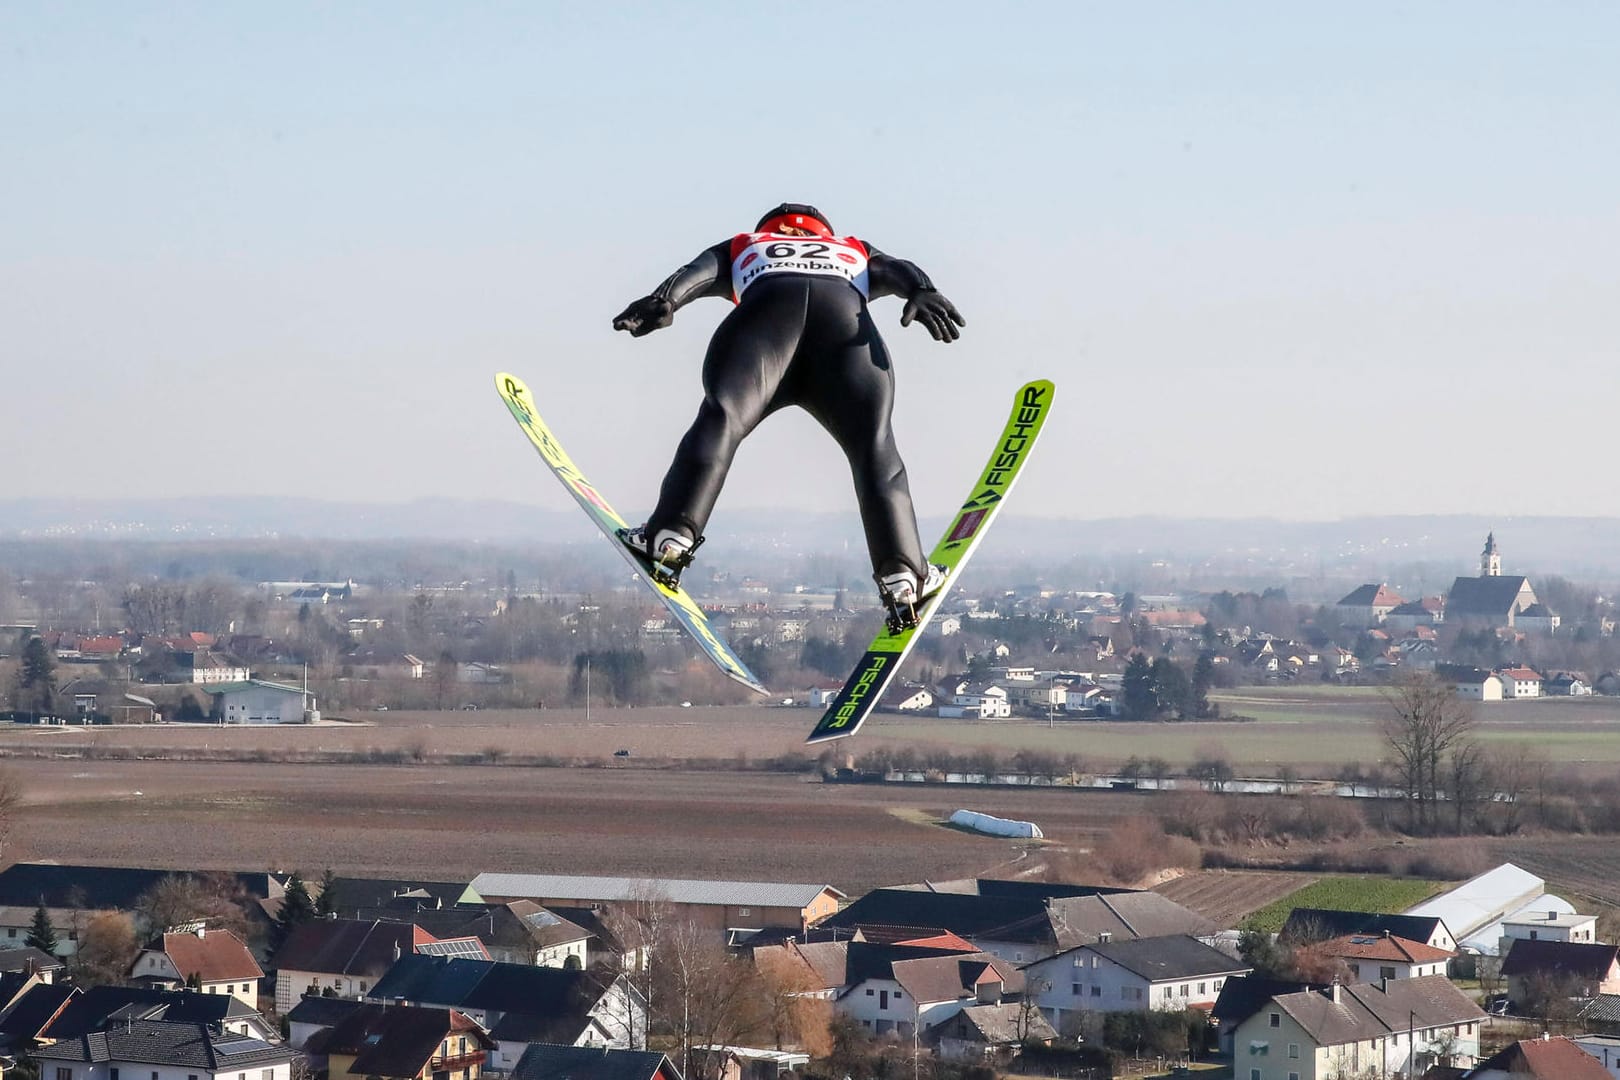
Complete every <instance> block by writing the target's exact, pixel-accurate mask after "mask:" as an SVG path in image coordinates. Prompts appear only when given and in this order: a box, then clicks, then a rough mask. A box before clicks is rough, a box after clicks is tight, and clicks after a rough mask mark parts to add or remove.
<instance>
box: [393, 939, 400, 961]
mask: <svg viewBox="0 0 1620 1080" xmlns="http://www.w3.org/2000/svg"><path fill="white" fill-rule="evenodd" d="M394 959H395V960H398V959H399V942H397V941H396V942H394Z"/></svg>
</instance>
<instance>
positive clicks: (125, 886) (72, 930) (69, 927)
mask: <svg viewBox="0 0 1620 1080" xmlns="http://www.w3.org/2000/svg"><path fill="white" fill-rule="evenodd" d="M170 877H186V878H192V879H195V880H203V881H208V880H219V881H221V883H222V884H224V885H226V886H228V887H229V888H230V889H231V890H232V891H233V892H234V893H236V894H237V895H238V896H239V897H240V898H241V899H242V901H243V906H244V908H245V909H246V910H247V912H248V914H249V917H250V918H252V917H253V913H254V912H255V911H256V910H259V908H258V904H257V903H256V901H263V900H269V899H276V898H278V897H280V896H281V894H282V886H283V882H282V880H281V879H279V878H277V877H275V876H273V875H270V874H262V873H260V874H252V873H239V874H227V875H220V874H218V873H213V872H204V871H193V870H161V869H150V868H147V867H136V866H80V865H77V864H73V863H60V864H58V863H32V862H21V863H13V864H12V865H10V866H8V867H6V868H5V869H4V870H0V949H5V948H19V947H21V946H22V945H23V944H25V943H26V942H27V940H28V931H29V929H30V927H32V926H33V923H34V913H35V911H36V910H37V909H38V908H39V906H40V905H41V904H44V905H45V913H46V916H47V917H48V918H49V919H50V923H51V926H52V927H53V928H54V929H55V930H56V937H57V956H59V957H61V958H63V959H66V958H67V957H70V956H72V955H73V953H74V952H75V951H77V949H78V941H79V930H80V928H81V927H83V926H84V925H86V924H87V923H88V922H89V921H90V919H92V918H94V917H95V916H96V915H99V914H102V913H104V912H108V911H134V910H135V909H136V908H137V907H138V906H139V903H140V899H141V896H142V895H143V894H145V893H147V892H149V891H151V890H152V889H153V888H155V887H156V886H157V885H158V884H159V883H161V882H162V881H163V880H164V879H165V878H170ZM226 879H228V880H226ZM260 914H261V915H262V911H260ZM143 929H147V928H143Z"/></svg>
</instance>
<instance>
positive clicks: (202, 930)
mask: <svg viewBox="0 0 1620 1080" xmlns="http://www.w3.org/2000/svg"><path fill="white" fill-rule="evenodd" d="M197 936H198V937H199V938H206V937H207V936H208V928H207V927H205V926H203V925H202V924H201V923H198V924H197Z"/></svg>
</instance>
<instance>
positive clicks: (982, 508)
mask: <svg viewBox="0 0 1620 1080" xmlns="http://www.w3.org/2000/svg"><path fill="white" fill-rule="evenodd" d="M1053 390H1054V387H1053V385H1052V383H1051V382H1049V381H1048V380H1046V379H1037V380H1035V381H1034V382H1031V383H1026V384H1025V385H1024V386H1022V387H1020V388H1019V389H1018V393H1016V394H1015V395H1013V404H1012V411H1011V413H1010V414H1009V415H1008V417H1007V423H1006V426H1005V427H1003V428H1002V431H1001V435H1000V437H999V438H998V439H997V441H996V448H995V450H994V452H992V453H991V455H990V460H989V462H988V463H987V464H986V465H985V467H984V470H983V471H982V472H981V473H980V474H979V479H978V481H977V482H976V483H975V484H974V485H973V489H972V491H971V492H970V493H969V495H968V498H967V501H966V502H964V503H963V504H962V506H961V508H960V509H959V510H957V512H956V516H955V517H954V518H952V519H951V523H950V525H949V526H947V527H946V529H945V534H944V535H943V536H941V537H940V539H939V543H937V544H935V545H934V550H933V552H932V553H931V554H930V555H929V556H928V561H929V562H932V563H938V564H939V565H941V566H943V567H945V569H946V570H947V571H949V575H948V576H947V577H946V579H945V587H944V588H943V589H941V590H940V591H939V592H938V593H937V594H936V595H935V596H934V597H933V598H931V599H930V600H929V601H928V602H927V603H926V604H925V605H924V607H923V608H922V610H921V611H920V612H919V613H918V618H917V625H915V626H912V627H906V628H902V629H898V630H894V629H889V628H887V627H886V628H885V629H884V630H882V631H881V632H879V633H878V635H877V636H876V637H875V638H873V639H872V643H871V645H869V646H868V647H867V650H866V652H865V654H863V655H862V657H861V659H860V662H859V663H857V664H856V665H855V671H854V673H853V674H851V675H850V677H849V679H848V680H847V681H846V682H845V683H844V686H843V688H842V689H841V690H840V691H839V692H838V696H836V697H835V698H833V700H832V701H831V703H829V705H828V706H827V711H826V712H825V713H823V714H822V717H821V720H820V722H819V723H817V724H816V726H815V729H814V730H813V731H811V732H810V737H809V738H808V739H806V740H805V742H807V743H812V744H813V743H819V742H828V741H831V740H833V739H842V738H847V737H848V736H850V735H853V734H855V732H856V731H857V730H859V729H860V726H861V724H862V723H864V722H865V721H866V718H867V717H868V716H869V715H871V713H872V711H873V710H874V709H876V708H877V703H878V701H879V699H881V698H882V697H883V692H884V691H885V690H886V689H888V686H889V684H890V682H892V681H893V680H894V677H895V675H897V674H899V671H900V665H901V664H902V663H903V662H904V661H905V659H906V656H907V654H909V653H910V652H911V649H912V647H913V646H914V645H916V643H917V641H918V639H919V637H920V636H921V635H922V632H923V630H924V629H925V628H926V627H927V625H928V622H929V620H931V619H932V618H933V617H934V613H935V612H936V611H938V610H939V609H940V605H942V604H943V603H944V602H945V597H946V596H947V595H948V594H949V593H950V591H951V590H952V589H953V588H955V587H956V582H957V579H958V578H959V577H960V575H961V572H962V569H963V567H965V566H966V565H967V561H968V559H969V558H971V557H972V555H973V552H974V550H975V549H976V548H977V547H978V546H979V541H981V540H983V539H984V536H985V534H986V533H987V532H989V530H990V524H991V522H992V521H994V520H995V517H996V515H997V514H998V513H999V512H1000V511H1001V507H1002V505H1003V504H1004V501H1005V500H1006V497H1007V495H1008V494H1009V493H1010V492H1011V491H1012V489H1013V484H1014V483H1016V482H1017V480H1018V476H1019V474H1020V472H1021V471H1022V470H1023V467H1024V462H1025V461H1027V460H1028V458H1029V453H1030V450H1031V449H1033V448H1034V446H1035V439H1036V437H1037V436H1039V435H1040V433H1041V428H1042V426H1043V425H1044V424H1045V423H1046V415H1047V412H1048V411H1049V410H1050V408H1051V404H1052V394H1053Z"/></svg>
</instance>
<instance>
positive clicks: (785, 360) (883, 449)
mask: <svg viewBox="0 0 1620 1080" xmlns="http://www.w3.org/2000/svg"><path fill="white" fill-rule="evenodd" d="M830 231H831V230H830V229H829V230H828V231H827V232H828V235H818V236H811V237H806V236H802V235H801V236H787V235H782V234H780V233H758V232H756V233H743V234H740V235H738V236H735V237H733V238H731V239H730V240H726V241H722V242H721V243H718V244H716V245H714V246H713V247H711V248H709V249H707V250H706V251H704V252H702V253H701V254H699V255H698V256H697V257H696V258H695V259H693V260H692V261H691V262H689V263H687V264H686V265H685V266H683V267H681V268H680V269H679V270H677V271H676V272H675V273H674V274H672V275H670V277H669V278H668V279H666V280H665V281H664V282H663V284H661V285H659V286H658V288H657V289H656V290H655V291H654V292H653V294H652V296H650V297H648V298H647V299H646V301H640V302H638V303H643V304H645V303H648V302H651V301H659V302H665V303H667V304H668V305H669V306H668V309H667V310H668V311H669V312H670V313H671V314H672V313H673V310H674V309H678V308H680V307H682V306H684V305H685V304H687V303H690V302H691V301H692V300H695V299H697V298H699V297H703V296H723V297H729V298H730V299H732V300H733V301H734V302H735V303H736V305H737V306H736V308H735V309H734V310H733V311H732V312H731V313H730V314H729V315H727V316H726V318H725V319H724V320H723V321H722V322H721V323H720V326H719V327H718V328H717V329H716V330H715V333H714V337H713V338H712V339H711V340H710V342H709V348H708V353H707V354H706V356H705V357H704V361H703V403H702V405H701V406H700V407H699V409H698V414H697V419H696V420H694V421H693V422H692V426H691V428H690V429H688V431H687V432H686V435H685V437H684V438H682V439H681V443H680V446H679V448H678V449H677V450H676V452H675V460H674V462H673V463H672V464H671V465H670V467H669V472H668V473H667V474H666V475H665V477H664V482H663V486H662V488H661V489H660V492H659V498H658V505H657V507H656V508H655V509H654V510H653V512H652V515H651V516H650V517H649V518H648V521H647V532H648V535H651V534H652V533H653V532H654V531H656V530H659V529H666V528H668V529H675V530H678V531H681V532H684V533H686V534H687V535H689V536H690V537H691V538H692V539H693V540H696V539H698V538H700V537H701V536H702V535H703V530H704V526H705V525H706V524H707V523H708V520H709V515H710V513H711V512H712V511H713V509H714V504H715V500H716V499H717V498H718V497H719V495H720V489H721V487H722V486H723V485H724V483H725V479H726V473H727V471H728V470H729V469H730V467H731V461H732V458H733V456H734V455H735V454H736V452H737V447H738V444H740V443H741V442H742V440H743V439H744V438H745V437H746V436H747V435H748V434H749V432H751V431H753V430H754V428H755V427H756V426H758V424H759V422H760V421H761V420H763V419H765V417H767V416H769V415H770V414H771V413H773V412H776V411H777V410H778V409H781V408H785V407H786V406H789V405H797V406H798V407H800V408H802V409H804V410H805V411H806V412H808V413H809V414H810V415H811V416H813V417H815V419H816V420H817V421H818V422H819V423H820V424H821V426H822V427H823V428H825V429H826V430H827V432H828V433H829V434H831V435H832V437H833V438H834V439H835V440H837V442H838V445H839V447H840V448H841V449H842V450H843V451H844V455H845V457H846V458H848V460H849V467H850V472H851V473H852V474H853V477H854V481H855V494H856V498H857V499H858V500H859V504H860V513H861V523H862V525H863V527H864V529H865V532H866V545H867V550H868V552H869V554H870V556H871V560H872V568H873V571H874V573H875V575H877V576H882V575H883V574H886V573H892V572H894V571H896V570H899V569H902V568H910V569H911V571H912V572H913V573H916V574H917V575H919V579H920V578H921V576H923V575H924V574H925V573H926V570H927V563H926V560H925V556H924V555H923V550H922V542H921V539H920V538H919V537H918V534H917V519H916V513H915V511H914V510H913V508H912V504H911V491H910V487H909V486H908V484H907V480H906V467H905V464H904V463H903V462H902V461H901V460H900V454H899V451H898V450H897V449H896V447H895V442H894V431H893V428H892V426H891V424H890V414H891V411H892V409H893V405H894V371H893V368H892V366H891V364H890V360H889V352H888V349H886V348H885V347H884V344H883V338H882V337H881V336H880V335H879V334H878V330H877V326H876V324H874V323H873V321H872V316H871V313H870V312H869V311H868V309H867V300H868V299H869V298H876V297H881V296H891V295H897V296H901V297H906V298H908V299H909V298H912V297H914V296H916V295H917V294H919V293H924V292H932V291H933V283H932V282H930V281H929V279H928V276H927V275H926V274H924V273H923V272H922V270H921V269H919V268H918V267H917V266H916V265H914V264H912V263H910V262H907V261H906V260H904V259H896V258H892V257H890V256H887V255H885V254H883V253H882V252H880V251H878V250H877V249H876V248H874V247H872V246H871V245H870V244H866V243H863V242H862V241H860V240H856V239H855V238H853V237H840V236H832V235H830ZM938 299H939V302H941V303H943V304H944V305H945V306H946V307H949V302H948V301H945V300H944V298H943V297H939V298H938ZM631 311H635V306H634V305H632V308H631ZM909 311H910V309H909V308H908V313H909ZM950 312H951V314H952V316H954V315H955V309H954V308H950ZM627 314H628V313H627ZM622 318H623V317H621V320H620V321H622ZM667 318H668V316H666V322H667ZM956 319H957V321H958V322H960V317H959V316H957V317H956ZM615 325H616V326H617V325H619V322H618V321H616V323H615ZM625 328H629V327H625ZM651 328H652V327H649V328H648V329H651ZM929 329H930V332H933V333H934V334H935V336H936V337H940V338H941V340H951V339H952V338H954V337H955V329H954V327H951V328H949V329H950V334H949V336H942V334H941V333H940V332H939V331H937V330H935V327H934V325H933V324H931V323H930V324H929ZM641 332H643V333H645V332H647V331H646V330H642V331H641Z"/></svg>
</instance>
